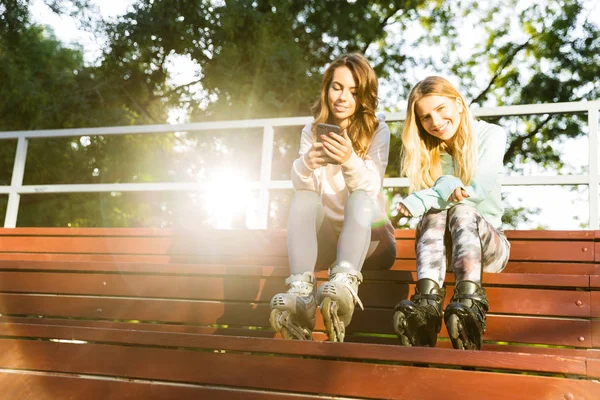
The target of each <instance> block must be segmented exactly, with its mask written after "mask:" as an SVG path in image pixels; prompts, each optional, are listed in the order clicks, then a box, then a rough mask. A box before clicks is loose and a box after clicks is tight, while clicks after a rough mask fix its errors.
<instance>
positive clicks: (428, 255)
mask: <svg viewBox="0 0 600 400" xmlns="http://www.w3.org/2000/svg"><path fill="white" fill-rule="evenodd" d="M446 219H447V212H446V211H444V210H442V211H440V210H430V211H429V212H427V213H426V214H425V215H424V216H423V218H422V219H421V221H420V222H419V224H418V225H417V237H416V241H415V249H416V253H417V278H418V280H417V284H416V289H415V293H414V294H413V295H412V296H411V298H410V300H402V301H400V303H398V305H397V306H396V308H395V313H394V317H393V324H394V330H395V331H396V334H397V335H398V337H399V338H400V342H401V343H402V345H404V346H430V347H435V345H436V343H437V334H438V333H439V332H440V330H441V327H442V305H443V302H444V296H445V294H446V289H445V287H443V286H442V285H443V282H444V278H445V275H446V248H445V245H444V241H445V235H446Z"/></svg>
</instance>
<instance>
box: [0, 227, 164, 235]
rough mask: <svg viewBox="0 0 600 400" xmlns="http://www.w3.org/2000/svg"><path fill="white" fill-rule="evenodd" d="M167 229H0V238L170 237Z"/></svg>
mask: <svg viewBox="0 0 600 400" xmlns="http://www.w3.org/2000/svg"><path fill="white" fill-rule="evenodd" d="M173 232H174V231H173V230H172V229H169V228H46V227H41V228H0V236H135V237H145V236H172V235H173Z"/></svg>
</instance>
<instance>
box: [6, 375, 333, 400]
mask: <svg viewBox="0 0 600 400" xmlns="http://www.w3.org/2000/svg"><path fill="white" fill-rule="evenodd" d="M0 387H2V396H3V397H4V398H6V399H19V400H57V399H73V400H76V399H86V400H106V399H111V400H119V399H144V400H196V399H211V400H212V399H214V400H233V399H239V398H244V399H249V400H262V399H267V400H291V399H295V400H301V399H322V397H320V396H310V395H294V394H290V393H274V392H266V391H258V390H253V391H251V390H241V389H233V388H211V387H204V386H200V385H193V384H175V383H172V382H160V381H156V380H154V381H150V380H146V381H142V380H136V381H127V380H122V379H118V378H107V377H95V376H91V375H88V376H81V375H71V374H51V373H43V372H36V371H23V370H19V371H16V370H4V371H0Z"/></svg>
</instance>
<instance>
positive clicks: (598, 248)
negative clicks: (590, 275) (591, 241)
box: [594, 242, 600, 263]
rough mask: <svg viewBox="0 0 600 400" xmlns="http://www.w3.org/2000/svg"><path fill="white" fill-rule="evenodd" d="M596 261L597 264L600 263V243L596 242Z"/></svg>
mask: <svg viewBox="0 0 600 400" xmlns="http://www.w3.org/2000/svg"><path fill="white" fill-rule="evenodd" d="M594 254H595V257H594V261H596V262H597V263H600V242H596V243H595V245H594Z"/></svg>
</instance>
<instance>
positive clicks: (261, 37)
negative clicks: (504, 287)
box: [0, 0, 600, 224]
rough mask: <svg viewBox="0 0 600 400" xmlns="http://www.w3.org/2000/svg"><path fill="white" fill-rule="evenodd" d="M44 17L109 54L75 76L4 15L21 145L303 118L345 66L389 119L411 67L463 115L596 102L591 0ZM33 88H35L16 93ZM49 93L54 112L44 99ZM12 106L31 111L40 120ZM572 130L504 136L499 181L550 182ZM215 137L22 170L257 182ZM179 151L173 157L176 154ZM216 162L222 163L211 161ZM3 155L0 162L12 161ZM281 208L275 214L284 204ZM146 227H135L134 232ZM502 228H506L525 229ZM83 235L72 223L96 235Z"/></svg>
mask: <svg viewBox="0 0 600 400" xmlns="http://www.w3.org/2000/svg"><path fill="white" fill-rule="evenodd" d="M4 3H6V4H7V5H4ZM47 3H48V4H50V5H51V6H52V7H53V9H54V10H56V11H58V12H70V13H75V14H76V15H77V18H78V19H79V20H81V21H84V22H85V25H86V26H87V27H88V28H87V29H95V30H97V31H98V32H99V33H101V34H105V35H106V37H107V39H108V44H107V47H106V48H105V51H104V55H103V57H102V59H101V60H100V62H99V64H98V65H96V66H86V65H83V63H82V57H81V50H80V49H79V50H78V49H66V48H63V47H62V46H61V45H60V44H59V43H56V41H55V40H54V39H53V38H52V37H51V36H49V35H48V34H47V33H46V32H45V31H44V30H43V29H42V28H40V27H36V26H34V25H31V24H30V23H29V22H28V16H27V12H26V9H27V6H28V4H29V2H28V1H25V0H21V1H19V0H2V3H0V4H2V5H4V7H5V8H4V10H3V9H2V8H0V11H4V12H3V13H2V15H1V17H0V18H2V20H1V21H0V22H6V24H3V25H2V27H0V29H4V30H0V34H1V36H2V37H0V44H1V45H2V46H3V47H0V61H3V62H2V64H1V65H0V73H2V74H7V76H8V74H9V73H10V74H12V77H14V85H10V86H7V87H6V88H4V87H3V88H0V91H3V90H6V92H5V93H7V94H8V93H10V92H9V90H13V91H14V96H13V97H10V96H9V98H11V99H14V101H11V102H7V103H5V104H0V115H3V114H4V115H6V116H7V118H6V121H9V122H10V121H11V118H12V117H14V118H13V122H10V124H9V123H8V122H5V121H2V122H0V124H4V125H3V126H2V129H25V128H27V127H26V126H25V125H24V124H25V123H27V124H28V125H27V126H29V129H31V128H48V127H74V126H77V127H83V126H101V125H115V124H117V125H124V124H140V123H163V122H164V121H165V120H166V118H167V115H168V112H169V110H171V109H173V108H178V109H183V110H185V111H186V112H187V113H188V117H189V119H190V120H192V121H201V120H214V119H218V120H222V119H237V118H261V117H281V116H297V115H307V114H309V112H310V111H309V110H310V105H311V104H312V103H313V101H314V100H315V99H316V97H317V94H318V87H319V83H320V79H321V73H322V71H323V68H324V67H325V66H326V65H327V64H328V63H329V62H330V61H331V60H333V59H334V58H335V57H336V56H338V55H339V54H341V53H345V52H349V51H361V52H364V53H366V54H367V56H368V57H369V58H370V59H371V60H372V62H373V64H374V66H375V68H376V71H377V73H378V74H379V76H380V78H381V81H382V82H386V83H387V86H388V87H393V88H394V91H393V92H392V93H389V94H388V96H389V98H391V99H392V100H391V101H390V100H387V101H384V103H385V104H386V105H387V106H388V107H390V108H395V107H397V106H396V104H397V103H398V101H397V100H394V99H400V98H406V96H407V90H408V89H409V88H410V86H412V84H414V83H415V81H416V77H417V76H418V75H419V74H420V73H421V72H419V71H420V70H421V69H422V68H423V67H426V68H427V69H428V71H430V72H431V73H438V74H442V75H451V76H457V77H459V79H460V84H461V89H462V90H463V91H466V93H467V94H468V96H467V97H469V98H471V99H473V104H474V105H497V104H498V105H502V104H526V103H539V102H554V101H573V100H580V99H593V98H597V97H598V90H599V86H600V83H599V82H598V80H597V79H596V77H597V73H598V67H597V65H598V61H599V59H598V57H599V56H598V54H599V53H598V47H599V46H600V44H599V40H598V37H599V28H598V26H597V25H596V24H594V23H593V22H592V21H591V19H590V14H589V12H588V8H589V7H588V6H589V4H590V3H589V0H586V1H584V0H581V1H567V2H564V1H559V0H545V1H544V2H542V3H536V4H523V3H519V2H517V1H516V0H511V2H510V4H508V5H506V4H503V5H502V6H499V5H497V6H493V5H489V4H487V3H486V4H480V3H478V2H476V1H474V0H460V1H458V2H441V1H424V0H422V1H420V0H412V1H404V2H400V1H366V0H356V1H352V2H339V1H333V0H326V1H317V0H309V1H306V2H289V1H284V0H273V1H265V0H255V1H251V0H241V1H224V2H213V1H209V0H185V1H184V0H173V1H169V2H160V1H152V0H137V1H135V2H134V4H133V7H132V8H131V10H130V12H128V13H127V14H125V15H123V16H122V17H120V18H119V19H118V20H117V21H116V22H114V23H113V22H105V23H103V22H102V21H100V23H98V22H97V21H94V20H93V18H91V17H90V15H92V13H91V12H89V10H90V9H89V8H88V7H91V6H89V5H87V6H84V4H86V2H83V1H80V0H77V1H75V0H73V1H68V0H62V1H61V0H54V1H50V0H48V1H47ZM92 6H93V5H92ZM0 7H2V6H0ZM586 7H588V8H586ZM515 10H516V11H515ZM11 21H12V22H11ZM86 21H87V22H86ZM9 22H10V23H9ZM465 27H467V29H470V32H472V31H473V30H475V29H480V32H482V34H481V35H480V36H479V38H480V40H479V41H478V40H474V41H472V42H473V43H471V45H472V49H471V48H469V49H471V50H470V51H467V52H464V51H460V50H461V49H464V48H465V46H466V45H465V43H463V42H464V39H465V35H464V30H465ZM27 32H29V33H27ZM36 32H37V33H36ZM11 35H13V36H11ZM14 35H17V36H16V37H17V39H18V40H23V41H25V40H29V41H31V43H32V45H31V47H32V48H36V47H35V46H39V48H40V51H39V54H40V56H39V57H37V58H36V54H37V52H36V53H35V54H33V55H32V54H29V55H27V57H29V58H23V57H24V55H23V54H20V53H19V52H18V51H12V52H11V50H10V45H11V44H12V43H18V42H14V41H13V39H10V40H9V38H14V37H15V36H14ZM472 36H473V35H471V37H472ZM52 40H54V42H52ZM21 43H26V42H21ZM13 47H14V48H15V49H23V48H24V46H23V45H18V46H13ZM466 47H468V46H466ZM44 49H45V50H44ZM469 49H468V50H469ZM42 50H43V51H42ZM461 54H466V55H462V56H461ZM55 55H60V56H59V57H58V56H57V57H56V58H54V56H55ZM42 56H43V57H42ZM19 57H21V59H19ZM44 57H45V58H44ZM177 57H186V58H187V59H189V60H191V61H192V62H193V63H194V65H195V66H196V77H195V79H192V80H191V81H189V82H186V83H183V84H179V85H175V84H174V83H172V81H171V80H170V73H171V71H172V67H171V65H172V63H173V62H176V60H178V58H177ZM40 61H42V63H41V64H40ZM36 63H37V64H36ZM36 65H37V66H39V65H44V66H45V67H44V68H37V67H36ZM36 68H37V69H36ZM21 69H22V71H23V76H22V77H21V76H19V74H20V73H21ZM69 71H77V73H76V74H71V73H69ZM17 72H18V73H17ZM38 76H40V77H43V79H39V81H38V80H36V79H33V80H32V79H29V81H27V80H26V79H25V77H28V78H31V77H38ZM21 78H23V79H21ZM3 81H6V80H3ZM9 81H10V80H9ZM31 81H33V82H34V86H33V89H34V90H33V91H32V92H31V93H32V94H33V95H35V96H37V97H35V96H29V95H24V94H23V93H27V91H28V89H30V86H27V82H31ZM11 82H12V81H11ZM0 93H1V94H4V93H2V92H0ZM48 93H60V96H57V98H56V99H54V98H53V97H52V96H50V95H49V94H48ZM4 98H6V97H4ZM19 99H21V100H19ZM23 99H35V104H40V105H42V107H34V106H33V105H32V103H31V102H30V103H27V102H26V101H25V100H23ZM17 100H19V101H17ZM56 100H58V101H56ZM384 100H385V99H384ZM4 105H6V107H4V108H3V107H2V106H4ZM15 106H21V107H23V114H21V115H8V114H9V113H8V112H7V111H6V110H14V109H16V108H15ZM3 110H4V111H3ZM580 122H581V121H580V119H579V118H578V117H575V118H563V117H561V116H544V115H543V116H534V117H530V118H527V119H525V120H523V119H506V120H503V121H501V123H502V124H503V125H505V126H507V127H508V128H509V129H510V132H511V143H510V146H509V149H508V152H507V156H506V160H505V161H506V163H507V165H508V166H509V168H511V169H513V170H514V169H518V168H520V167H521V165H522V164H523V163H524V162H528V161H534V162H537V163H539V164H540V165H545V166H547V167H548V168H561V167H562V163H561V159H560V155H559V154H558V153H556V152H555V151H554V150H553V149H552V146H551V145H550V143H552V141H556V140H563V138H565V137H575V136H577V135H580V134H581V126H580ZM17 123H20V124H21V125H17ZM11 126H13V127H12V128H11ZM400 128H401V124H397V125H396V126H395V127H394V128H393V129H392V131H393V134H394V135H395V136H394V140H393V142H392V150H391V160H390V165H389V168H388V174H389V175H390V176H397V155H398V153H399V151H398V150H399V144H400V142H399V138H398V136H397V135H398V134H399V131H400ZM298 134H299V132H298V130H297V129H294V130H279V131H277V132H276V146H277V149H278V150H279V151H275V155H276V156H275V158H274V166H277V167H278V168H279V169H277V170H276V171H274V176H276V177H277V178H280V179H286V178H288V177H289V174H288V172H287V171H289V165H290V162H291V159H293V158H294V157H295V155H296V154H297V145H298V143H297V142H298V137H297V136H298ZM228 135H229V134H228V133H226V132H205V133H202V134H200V133H196V132H183V133H178V134H175V133H173V134H167V135H159V136H152V138H150V137H148V138H113V137H100V136H98V137H93V138H87V139H84V141H83V142H82V138H71V139H68V140H63V139H60V140H59V139H54V140H55V141H45V142H39V144H38V145H37V146H38V147H36V146H35V145H32V146H31V149H32V150H31V151H32V152H34V151H35V152H37V153H35V154H36V155H35V161H32V162H31V163H29V162H28V168H29V169H28V172H27V175H26V177H27V179H28V180H27V182H29V183H33V182H37V183H51V182H48V180H49V179H50V180H52V179H55V180H54V181H53V182H59V181H60V182H131V181H165V180H167V181H175V180H194V179H205V178H206V177H207V176H210V174H211V172H210V170H209V169H208V168H207V167H206V166H207V165H208V164H209V163H210V162H211V161H215V160H220V161H222V162H229V163H232V165H240V164H234V162H235V161H238V160H240V159H243V161H242V163H241V164H243V165H244V166H245V167H244V168H243V169H244V170H245V171H246V170H252V169H254V172H252V174H255V175H256V172H257V167H256V165H257V163H256V160H255V158H253V155H256V152H255V151H254V150H248V149H255V148H256V147H257V146H258V148H260V143H258V142H257V140H256V132H252V131H248V132H245V133H243V134H242V135H241V136H239V137H236V138H233V136H230V135H229V136H228ZM12 146H13V150H11V151H12V152H13V153H14V144H13V145H12ZM252 146H254V147H252ZM176 147H177V148H183V149H185V151H179V152H175V151H174V150H173V149H174V148H176ZM223 148H226V149H227V150H228V153H225V152H219V151H217V149H223ZM48 149H50V151H48ZM43 150H46V151H43ZM136 151H137V152H136ZM9 153H10V152H8V153H6V154H7V155H8V156H7V157H3V160H4V159H7V158H8V159H10V154H9ZM144 154H146V156H144ZM148 154H152V157H148V156H147V155H148ZM125 155H128V156H125ZM32 159H34V157H33V153H32V157H30V160H32ZM156 159H159V160H161V161H160V162H154V161H155V160H156ZM56 160H63V165H66V166H67V167H68V169H74V168H75V167H76V166H79V168H78V169H77V171H78V172H76V173H74V172H72V171H69V173H68V174H62V175H61V173H60V172H56V173H55V172H53V171H54V170H49V171H48V172H45V175H35V174H39V172H34V171H39V167H40V166H41V165H54V164H56ZM36 163H37V164H36ZM7 165H8V164H7ZM240 169H241V168H240ZM396 192H398V191H392V193H391V194H390V196H393V194H394V193H396ZM278 196H279V195H278ZM279 197H281V198H282V199H283V200H282V201H284V202H285V195H281V196H279ZM128 207H129V206H128ZM169 207H171V206H169ZM169 207H167V208H168V209H170V210H172V209H173V207H175V206H172V207H171V208H169ZM117 208H118V207H117ZM125 208H127V207H125ZM120 209H123V207H121V208H120ZM134 209H135V207H134V206H133V205H131V206H130V207H129V208H128V210H130V212H128V213H126V214H128V215H133V214H134V211H133V210H134ZM280 209H281V208H280ZM144 212H146V211H143V212H140V214H139V218H137V219H136V221H137V222H136V223H139V221H143V220H144V217H143V213H144ZM282 213H283V214H285V212H284V211H282ZM117 214H118V212H117ZM513 214H514V215H513ZM513 214H511V215H513V217H514V218H520V217H519V215H522V213H513ZM119 218H121V217H119ZM117 219H118V218H117ZM125 219H126V218H125ZM125 219H121V220H122V221H125ZM167 219H168V218H167ZM121 220H120V221H121ZM94 221H95V222H92V221H91V220H90V221H88V222H81V223H82V224H86V223H90V224H93V223H97V222H98V220H94ZM145 221H152V219H151V218H149V217H148V218H146V220H145ZM62 223H63V222H61V224H62ZM123 223H125V222H123ZM144 223H146V222H142V224H144Z"/></svg>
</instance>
